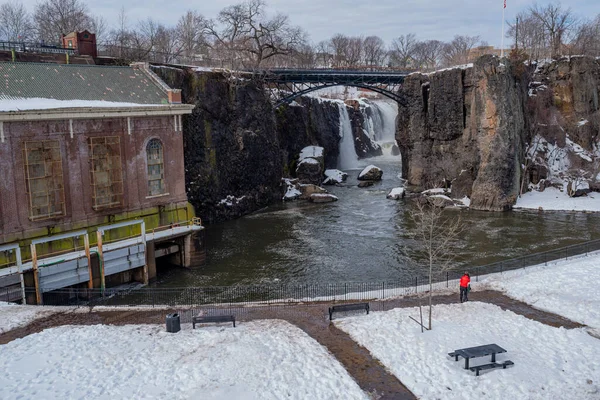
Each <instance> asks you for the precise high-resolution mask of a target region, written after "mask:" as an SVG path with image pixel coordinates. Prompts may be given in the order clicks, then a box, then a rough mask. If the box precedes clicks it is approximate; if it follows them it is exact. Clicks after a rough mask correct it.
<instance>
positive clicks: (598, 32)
mask: <svg viewBox="0 0 600 400" xmlns="http://www.w3.org/2000/svg"><path fill="white" fill-rule="evenodd" d="M572 49H573V51H574V52H576V53H577V54H585V55H590V56H593V57H599V56H600V14H599V15H598V16H597V17H596V18H595V19H594V20H592V21H587V22H584V23H583V24H581V25H580V26H579V27H578V28H577V31H576V33H575V37H574V40H573V42H572Z"/></svg>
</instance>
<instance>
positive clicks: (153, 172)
mask: <svg viewBox="0 0 600 400" xmlns="http://www.w3.org/2000/svg"><path fill="white" fill-rule="evenodd" d="M146 158H147V160H148V195H149V196H158V195H161V194H164V193H165V192H166V187H165V165H164V159H163V145H162V143H161V142H160V140H158V139H152V140H150V141H149V142H148V145H147V146H146Z"/></svg>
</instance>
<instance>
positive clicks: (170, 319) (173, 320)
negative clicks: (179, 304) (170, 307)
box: [167, 313, 181, 333]
mask: <svg viewBox="0 0 600 400" xmlns="http://www.w3.org/2000/svg"><path fill="white" fill-rule="evenodd" d="M180 330H181V323H180V320H179V314H177V313H176V314H167V332H170V333H177V332H179V331H180Z"/></svg>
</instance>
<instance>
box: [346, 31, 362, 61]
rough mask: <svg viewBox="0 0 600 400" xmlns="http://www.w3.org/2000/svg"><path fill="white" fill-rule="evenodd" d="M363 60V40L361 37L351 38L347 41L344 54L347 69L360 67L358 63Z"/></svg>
mask: <svg viewBox="0 0 600 400" xmlns="http://www.w3.org/2000/svg"><path fill="white" fill-rule="evenodd" d="M362 59H363V38H362V37H358V36H355V37H351V38H349V40H348V47H347V52H346V62H347V63H348V66H349V67H352V68H356V67H358V66H359V65H360V61H361V60H362Z"/></svg>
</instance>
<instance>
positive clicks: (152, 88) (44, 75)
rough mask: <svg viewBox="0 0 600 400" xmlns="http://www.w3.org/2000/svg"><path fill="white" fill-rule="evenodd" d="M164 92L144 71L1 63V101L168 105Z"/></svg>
mask: <svg viewBox="0 0 600 400" xmlns="http://www.w3.org/2000/svg"><path fill="white" fill-rule="evenodd" d="M167 89H168V87H167V86H166V85H165V84H164V83H163V82H162V81H160V79H158V77H155V76H152V72H150V71H148V70H146V69H144V68H134V67H112V66H96V65H64V64H39V63H25V62H22V63H19V62H17V63H14V62H0V100H14V99H55V100H88V101H106V102H112V103H135V104H147V105H151V104H168V95H167Z"/></svg>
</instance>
